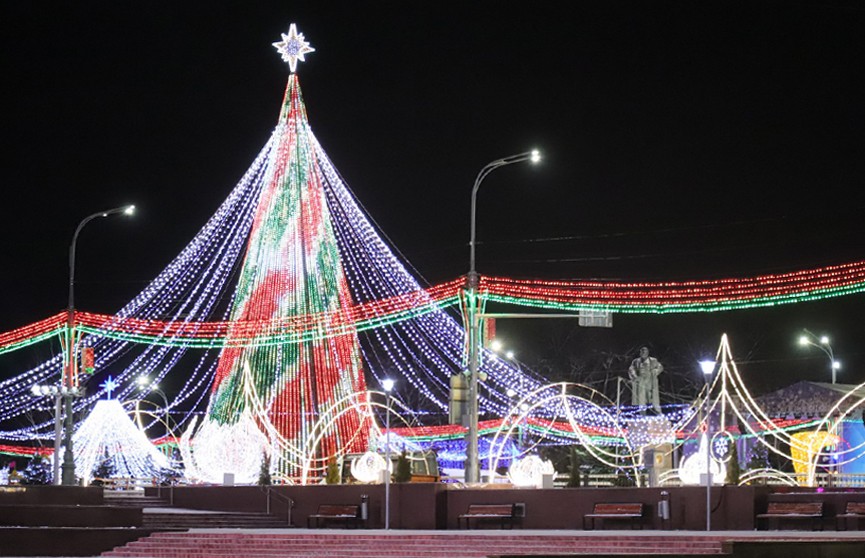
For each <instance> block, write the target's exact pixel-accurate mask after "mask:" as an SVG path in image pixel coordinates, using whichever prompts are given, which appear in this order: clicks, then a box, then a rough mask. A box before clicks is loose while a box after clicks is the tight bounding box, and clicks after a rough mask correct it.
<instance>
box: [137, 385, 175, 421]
mask: <svg viewBox="0 0 865 558" xmlns="http://www.w3.org/2000/svg"><path fill="white" fill-rule="evenodd" d="M136 383H137V384H138V389H139V390H141V391H142V392H144V391H148V392H151V393H157V394H159V395H160V396H161V397H162V404H163V405H164V407H163V408H162V409H163V415H164V418H163V421H164V422H165V435H166V436H168V435H169V434H170V430H171V428H170V426H169V425H168V418H169V417H168V397H167V396H166V395H165V392H164V391H162V390H161V389H159V384H157V383H151V382H150V378H148V377H147V376H139V377H138V379H137V380H136ZM144 397H147V394H145V395H144V396H143V397H142V398H144Z"/></svg>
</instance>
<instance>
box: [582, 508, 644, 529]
mask: <svg viewBox="0 0 865 558" xmlns="http://www.w3.org/2000/svg"><path fill="white" fill-rule="evenodd" d="M643 508H644V505H643V504H641V503H637V502H598V503H596V504H595V505H594V506H593V507H592V513H587V514H586V515H584V516H583V528H584V529H585V528H586V524H587V523H586V519H591V525H592V528H593V529H594V528H595V520H596V519H600V520H604V519H632V520H639V519H642V517H643ZM638 523H639V522H638ZM640 527H642V524H640Z"/></svg>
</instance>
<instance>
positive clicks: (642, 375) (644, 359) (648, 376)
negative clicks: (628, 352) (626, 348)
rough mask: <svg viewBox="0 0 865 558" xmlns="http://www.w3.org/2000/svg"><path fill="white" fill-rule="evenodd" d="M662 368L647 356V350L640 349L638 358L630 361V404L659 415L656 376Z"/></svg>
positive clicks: (659, 401)
mask: <svg viewBox="0 0 865 558" xmlns="http://www.w3.org/2000/svg"><path fill="white" fill-rule="evenodd" d="M663 371H664V367H663V366H661V363H660V362H658V359H656V358H655V357H651V356H649V348H648V347H642V348H640V356H639V357H637V358H635V359H634V360H633V361H631V367H630V368H628V376H630V378H631V404H632V405H635V406H640V407H645V406H647V405H651V407H652V409H653V410H654V411H655V412H656V413H658V414H660V413H661V399H660V396H659V394H658V376H659V375H660V374H661V372H663Z"/></svg>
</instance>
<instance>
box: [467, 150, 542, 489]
mask: <svg viewBox="0 0 865 558" xmlns="http://www.w3.org/2000/svg"><path fill="white" fill-rule="evenodd" d="M540 160H541V155H540V153H539V152H538V151H537V150H532V151H526V152H525V153H518V154H516V155H511V156H510V157H504V158H502V159H496V160H495V161H492V162H490V163H488V164H487V165H486V166H485V167H484V168H482V169H481V171H480V172H479V173H478V176H477V178H475V184H474V186H473V187H472V203H471V227H470V229H471V238H470V240H469V273H468V275H467V276H466V302H467V307H468V312H467V314H468V315H467V319H468V342H469V425H468V429H469V431H468V440H467V441H466V467H465V481H466V482H467V483H473V484H474V483H477V482H479V481H480V460H479V459H478V365H479V351H480V347H479V343H480V339H478V337H479V336H480V327H479V326H480V324H479V323H478V320H479V316H478V312H477V290H478V280H479V278H478V272H477V268H476V266H475V244H476V243H475V239H476V238H477V236H476V216H477V198H478V189H479V188H480V187H481V183H482V182H483V180H484V178H486V177H487V175H488V174H489V173H491V172H493V171H494V170H496V169H497V168H500V167H504V166H507V165H512V164H514V163H522V162H525V161H531V162H532V163H537V162H538V161H540Z"/></svg>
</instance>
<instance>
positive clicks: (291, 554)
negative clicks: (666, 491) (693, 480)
mask: <svg viewBox="0 0 865 558" xmlns="http://www.w3.org/2000/svg"><path fill="white" fill-rule="evenodd" d="M617 535H619V536H616V537H609V536H587V535H565V534H549V535H547V534H514V533H508V532H503V531H483V532H474V533H466V532H454V531H447V532H431V533H429V534H419V533H418V532H417V531H414V532H412V533H405V532H400V531H390V532H381V531H358V532H356V533H350V532H347V531H345V530H324V531H322V532H315V533H310V532H301V531H295V532H290V531H283V532H279V533H275V532H258V533H248V532H242V531H223V532H208V531H199V532H195V531H193V532H187V533H154V534H152V535H150V536H149V537H146V538H144V539H141V540H139V541H135V542H132V543H129V544H127V545H125V546H123V547H119V548H116V549H114V550H113V551H109V552H106V553H104V554H102V556H140V557H144V556H147V557H150V558H181V557H197V556H200V557H204V556H207V557H211V556H212V557H220V558H229V557H238V558H239V557H253V558H254V557H274V558H275V557H277V556H279V557H283V558H300V557H304V558H308V557H309V556H315V557H316V558H336V557H341V558H344V557H346V556H351V557H352V558H382V557H399V558H482V557H491V556H550V555H558V556H563V555H565V556H567V555H595V556H598V555H604V556H606V555H611V554H618V555H632V556H642V555H651V554H663V555H666V556H692V555H723V554H729V545H727V544H726V543H724V542H723V541H722V540H721V539H719V538H718V539H711V538H708V539H707V538H705V537H683V536H669V535H668V536H663V535H660V536H645V535H644V536H621V534H620V533H618V534H617Z"/></svg>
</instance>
